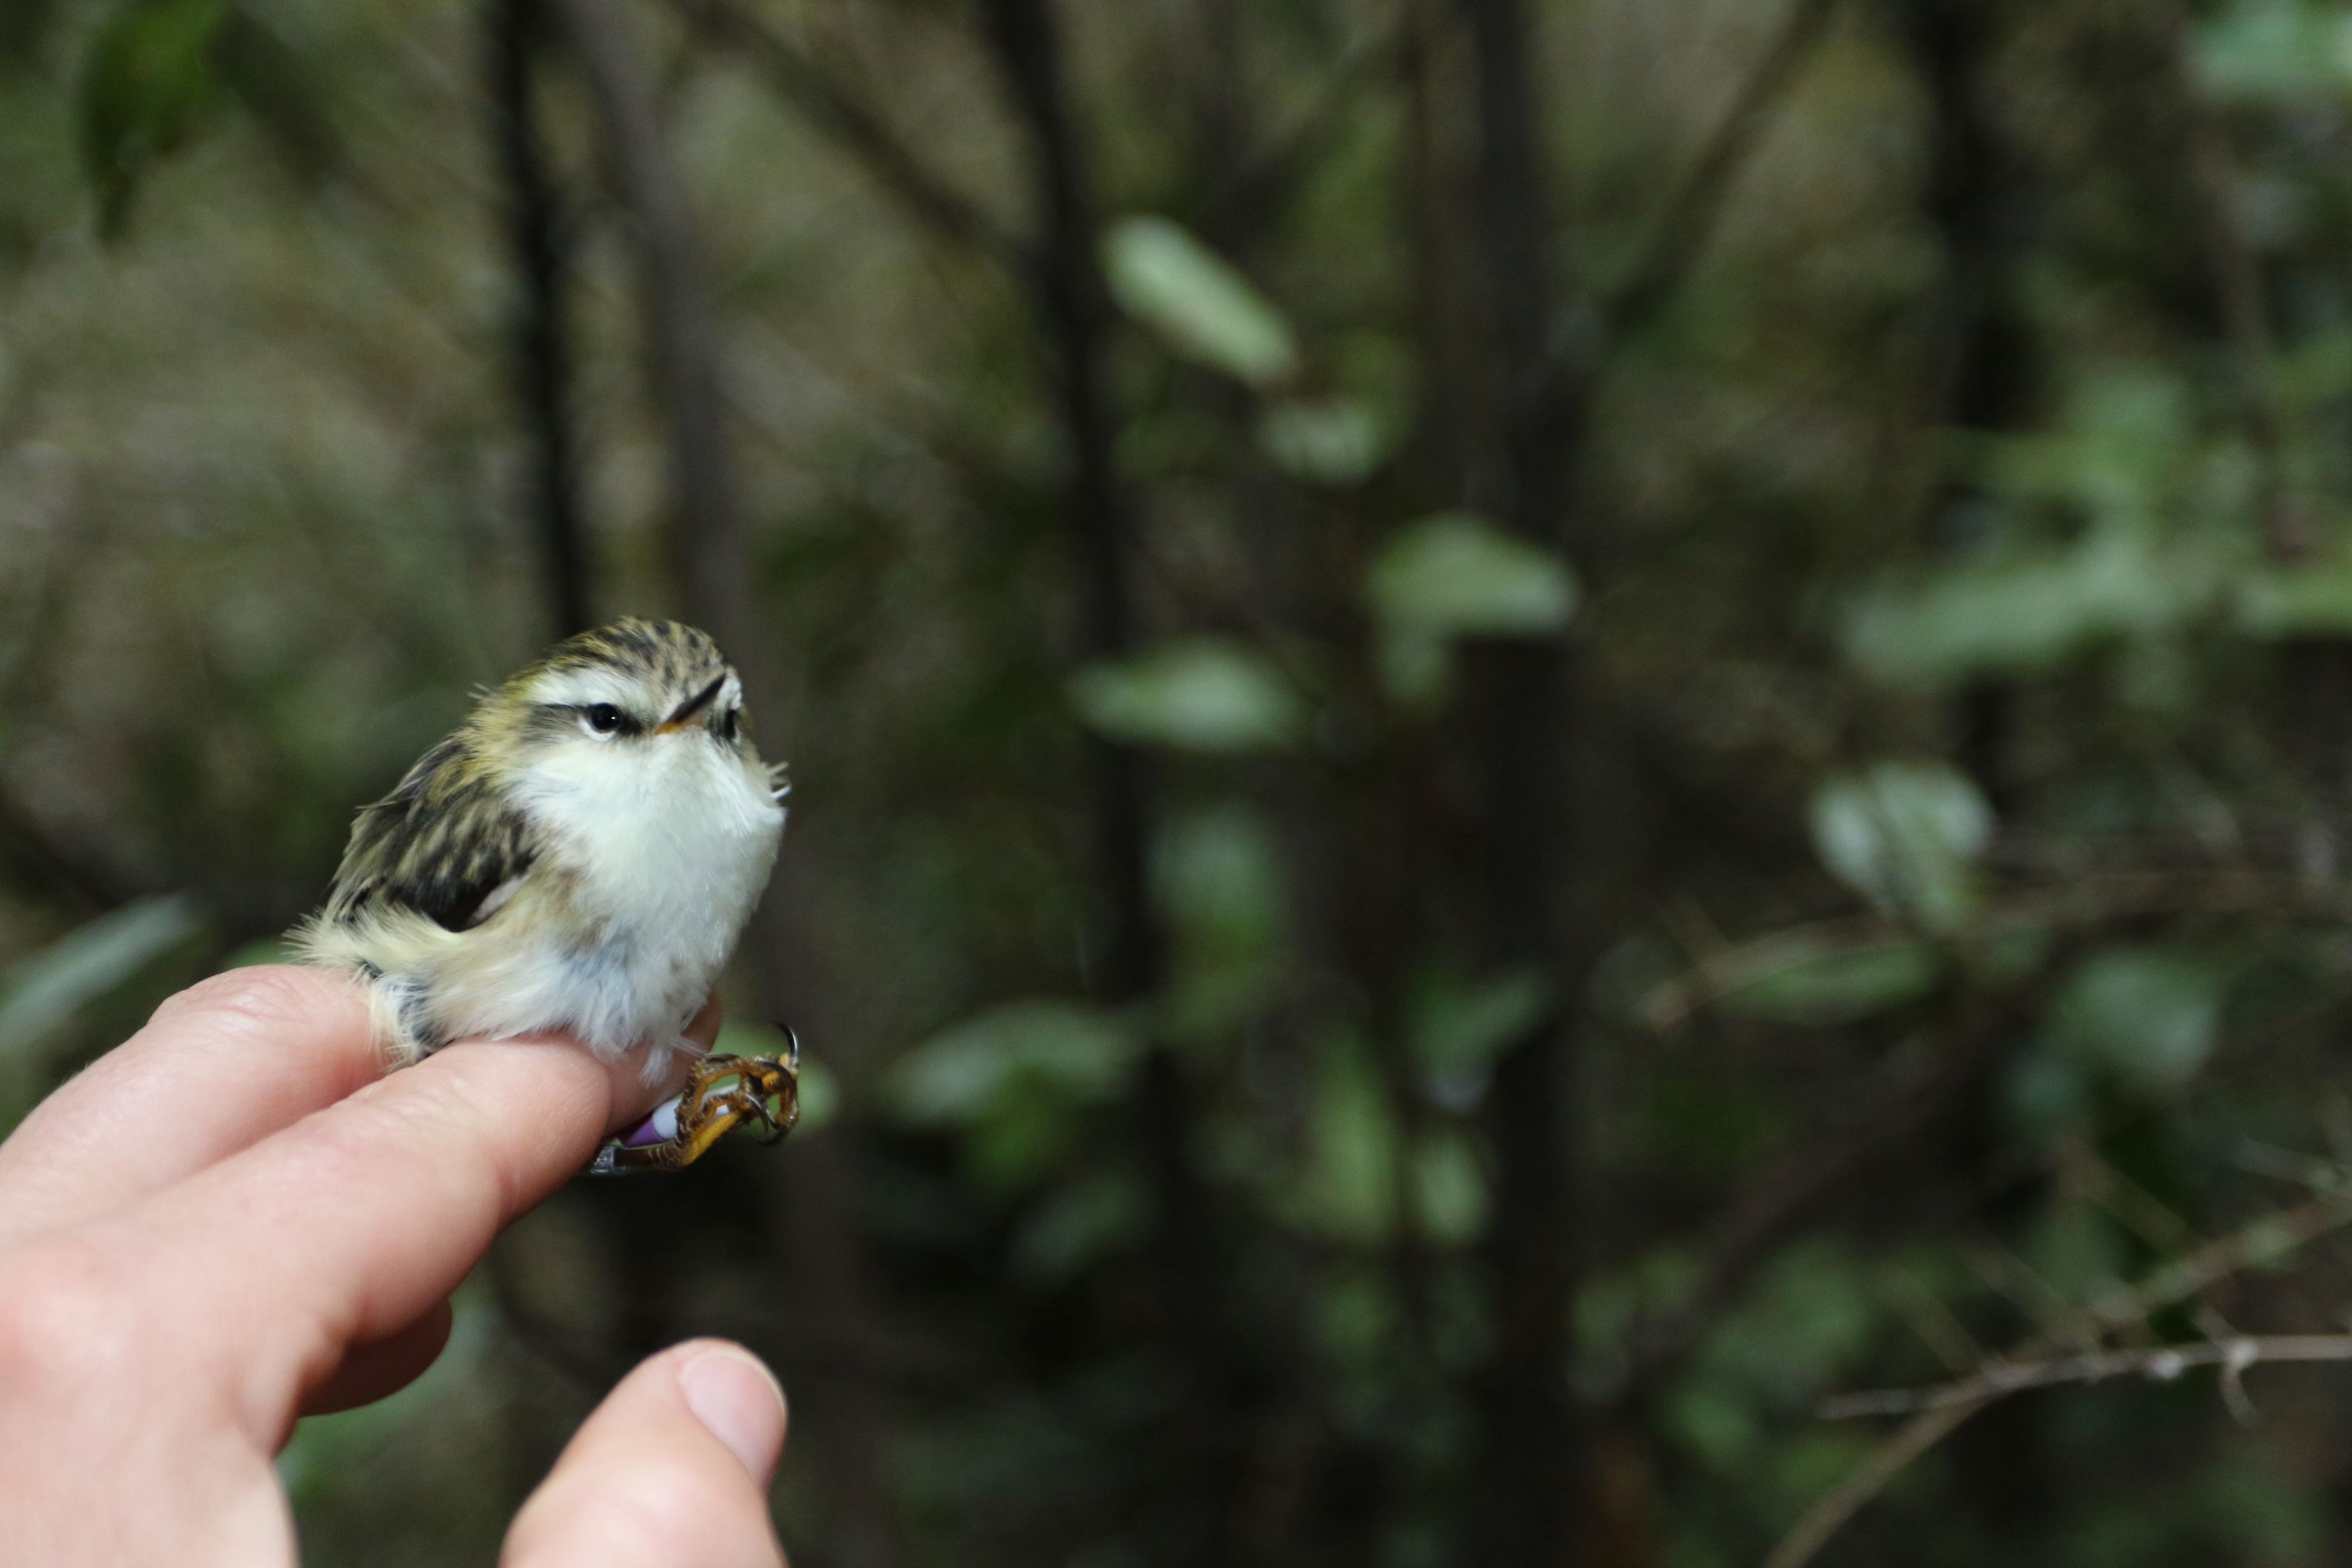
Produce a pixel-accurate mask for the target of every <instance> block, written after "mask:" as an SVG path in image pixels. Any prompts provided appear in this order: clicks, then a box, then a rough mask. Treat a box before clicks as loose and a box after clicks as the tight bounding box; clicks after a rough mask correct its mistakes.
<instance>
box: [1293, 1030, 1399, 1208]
mask: <svg viewBox="0 0 2352 1568" xmlns="http://www.w3.org/2000/svg"><path fill="white" fill-rule="evenodd" d="M1397 1141H1398V1140H1397V1127H1396V1119H1395V1118H1394V1117H1393V1116H1392V1115H1391V1114H1390V1112H1389V1103H1388V1098H1387V1096H1386V1095H1385V1094H1384V1093H1383V1092H1381V1082H1380V1079H1379V1078H1378V1076H1377V1075H1375V1074H1374V1072H1373V1071H1372V1069H1371V1065H1370V1061H1368V1060H1367V1058H1366V1052H1365V1051H1364V1049H1363V1047H1362V1046H1361V1044H1360V1042H1359V1041H1356V1040H1352V1039H1349V1038H1345V1037H1335V1038H1334V1039H1332V1040H1329V1041H1328V1042H1327V1044H1326V1046H1325V1049H1324V1051H1323V1053H1322V1061H1321V1063H1320V1066H1319V1069H1318V1071H1317V1072H1316V1074H1315V1077H1314V1081H1313V1086H1312V1090H1311V1092H1310V1093H1309V1095H1308V1100H1307V1164H1306V1167H1305V1169H1303V1170H1302V1171H1301V1172H1300V1173H1299V1174H1298V1176H1297V1179H1295V1180H1293V1181H1291V1182H1290V1183H1288V1184H1287V1185H1286V1186H1284V1187H1283V1188H1282V1190H1281V1191H1280V1192H1279V1193H1277V1194H1276V1207H1277V1209H1278V1210H1279V1211H1280V1212H1281V1213H1282V1214H1283V1217H1284V1218H1285V1219H1286V1221H1287V1222H1288V1223H1289V1224H1291V1225H1292V1226H1294V1227H1297V1228H1299V1229H1301V1230H1305V1231H1307V1232H1310V1233H1314V1234H1318V1235H1323V1236H1329V1237H1333V1238H1337V1239H1345V1240H1352V1241H1371V1240H1376V1239H1379V1238H1381V1237H1382V1236H1384V1235H1386V1234H1387V1233H1388V1230H1389V1228H1390V1226H1391V1224H1392V1223H1393V1222H1394V1220H1395V1218H1396V1198H1397V1182H1396V1159H1397Z"/></svg>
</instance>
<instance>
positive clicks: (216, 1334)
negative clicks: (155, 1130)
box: [77, 1037, 658, 1444]
mask: <svg viewBox="0 0 2352 1568" xmlns="http://www.w3.org/2000/svg"><path fill="white" fill-rule="evenodd" d="M656 1092H658V1090H657V1089H655V1088H651V1087H649V1086H647V1085H646V1084H645V1083H643V1082H641V1075H640V1073H639V1071H638V1069H637V1068H636V1067H635V1066H634V1065H632V1064H629V1063H626V1062H624V1063H620V1064H614V1065H607V1064H605V1063H603V1062H600V1061H597V1060H596V1059H595V1058H594V1057H593V1056H591V1055H590V1054H589V1053H588V1052H587V1051H583V1050H580V1049H578V1048H577V1047H576V1046H574V1045H572V1044H571V1043H570V1042H568V1041H564V1040H560V1039H554V1038H545V1037H543V1038H537V1039H524V1040H466V1041H461V1042H459V1043H457V1044H455V1045H452V1046H450V1047H448V1048H447V1049H446V1050H443V1051H436V1052H435V1053H434V1054H433V1055H432V1056H430V1057H427V1058H426V1059H425V1061H421V1062H419V1063H417V1064H416V1065H415V1067H411V1068H407V1069H404V1071H399V1072H395V1073H394V1074H392V1075H391V1076H390V1077H388V1078H383V1079H380V1080H378V1081H377V1082H373V1083H370V1084H368V1085H366V1086H365V1087H363V1088H362V1089H360V1090H359V1091H358V1092H355V1093H353V1094H351V1095H349V1096H347V1097H346V1098H344V1099H342V1100H341V1101H338V1102H336V1103H334V1104H332V1105H330V1106H327V1107H326V1108H324V1109H323V1110H320V1111H316V1112H314V1113H311V1114H310V1115H309V1116H307V1117H305V1118H303V1119H302V1120H301V1121H299V1122H298V1123H296V1124H294V1125H292V1126H290V1127H288V1128H286V1129H284V1130H283V1131H280V1132H278V1133H277V1134H273V1135H271V1136H270V1137H268V1138H267V1139H264V1140H263V1141H262V1142H261V1143H259V1144H257V1145H254V1146H253V1147H251V1148H249V1149H247V1150H245V1151H244V1152H243V1153H241V1154H237V1155H233V1156H231V1157H229V1158H228V1159H226V1160H223V1161H221V1162H220V1163H219V1164H217V1165H215V1166H211V1167H210V1168H209V1169H207V1170H205V1171H202V1172H199V1173H197V1174H196V1175H195V1176H191V1177H189V1178H188V1179H187V1180H185V1181H183V1182H180V1183H179V1184H177V1185H176V1186H171V1187H169V1188H166V1189H165V1190H163V1192H160V1193H157V1194H155V1195H154V1196H152V1197H149V1198H147V1199H146V1200H144V1201H143V1202H142V1203H139V1204H137V1205H134V1206H132V1207H129V1208H126V1209H124V1210H122V1211H121V1212H120V1213H119V1214H117V1215H114V1216H111V1217H109V1218H106V1219H104V1220H102V1221H100V1222H99V1223H98V1224H97V1225H95V1226H93V1227H90V1228H86V1229H84V1230H82V1231H79V1232H78V1233H77V1236H78V1237H79V1238H80V1239H83V1240H85V1241H87V1242H88V1243H89V1245H91V1246H94V1247H97V1248H99V1249H101V1250H102V1251H103V1252H105V1253H106V1254H108V1255H109V1256H110V1257H112V1258H114V1259H116V1260H135V1261H136V1265H137V1267H138V1269H139V1270H140V1272H141V1275H142V1279H143V1280H145V1281H147V1282H148V1285H149V1294H150V1296H151V1299H152V1300H155V1301H168V1302H170V1303H172V1307H173V1310H172V1313H171V1317H170V1321H169V1322H168V1323H166V1324H165V1325H163V1332H165V1333H168V1335H169V1336H170V1337H171V1342H172V1345H173V1347H176V1348H177V1349H178V1350H179V1351H180V1353H181V1354H184V1355H185V1356H186V1357H187V1358H188V1359H189V1361H190V1364H194V1365H199V1366H207V1367H216V1368H219V1369H221V1375H222V1376H223V1377H224V1378H226V1379H228V1380H230V1381H229V1386H228V1389H227V1392H228V1393H229V1395H230V1396H232V1397H234V1398H236V1400H238V1401H239V1402H240V1403H241V1406H242V1409H243V1413H244V1414H245V1416H246V1417H247V1422H248V1425H249V1428H250V1431H251V1435H252V1436H253V1437H254V1439H255V1440H256V1441H257V1442H258V1443H264V1444H270V1443H275V1442H276V1441H277V1440H278V1437H279V1435H280V1433H281V1432H282V1430H283V1428H284V1426H285V1424H286V1423H287V1422H288V1421H289V1420H290V1419H291V1417H292V1413H293V1411H294V1410H295V1408H296V1407H297V1406H298V1404H299V1400H300V1397H301V1395H302V1393H303V1391H304V1390H306V1389H309V1388H311V1387H315V1386H317V1385H320V1383H322V1382H323V1381H324V1380H325V1378H326V1377H327V1375H329V1374H330V1373H331V1371H332V1370H333V1369H334V1368H335V1367H336V1366H337V1365H338V1364H341V1361H342V1358H343V1355H344V1354H345V1352H346V1351H347V1350H348V1349H349V1347H350V1346H352V1345H353V1344H360V1343H368V1342H370V1341H374V1340H379V1339H383V1338H385V1337H387V1336H389V1335H391V1334H392V1333H394V1331H396V1330H398V1329H399V1328H401V1327H402V1326H404V1324H406V1323H408V1322H412V1321H413V1320H415V1318H417V1317H418V1316H420V1315H421V1314H423V1313H424V1312H425V1310H426V1309H427V1308H429V1307H431V1306H432V1305H433V1303H434V1302H435V1301H438V1300H439V1299H440V1298H441V1297H443V1296H446V1294H448V1292H449V1291H451V1290H452V1289H454V1288H455V1287H456V1285H457V1282H458V1281H460V1280H461V1279H463V1278H464V1277H465V1275H466V1272H467V1270H469V1269H471V1268H472V1267H473V1266H474V1264H475V1263H476V1262H477V1261H478V1260H479V1259H480V1257H481V1255H482V1253H483V1251H484V1250H485V1249H487V1248H488V1245H489V1243H490V1239H491V1238H492V1237H494V1236H495V1235H496V1234H497V1233H498V1230H499V1227H501V1226H503V1225H504V1224H506V1222H507V1221H508V1220H509V1219H512V1218H515V1216H517V1215H518V1214H520V1213H521V1212H523V1211H524V1210H525V1209H527V1208H529V1207H531V1206H532V1205H534V1204H536V1203H538V1202H539V1200H540V1199H541V1198H542V1197H546V1195H547V1194H548V1193H549V1192H551V1191H552V1190H553V1189H554V1188H555V1187H556V1186H559V1185H561V1184H562V1182H563V1181H564V1179H565V1178H567V1177H568V1176H572V1175H573V1174H574V1173H576V1172H578V1171H579V1170H580V1169H581V1167H582V1166H584V1165H585V1164H586V1163H587V1160H588V1157H589V1155H590V1154H591V1152H592V1151H593V1149H594V1147H595V1145H596V1143H597V1141H598V1140H599V1139H600V1138H601V1137H603V1136H604V1133H605V1131H606V1129H607V1128H609V1127H611V1126H613V1125H614V1124H616V1122H618V1121H619V1120H621V1119H623V1118H624V1117H628V1118H634V1117H635V1116H636V1115H638V1114H641V1113H642V1111H643V1108H644V1107H645V1105H646V1104H647V1103H649V1096H651V1095H652V1094H654V1093H656ZM623 1094H625V1095H627V1096H628V1098H627V1099H626V1100H620V1099H618V1097H619V1096H621V1095H623ZM616 1104H617V1105H618V1109H617V1110H616Z"/></svg>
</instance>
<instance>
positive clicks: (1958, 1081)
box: [1612, 1003, 2017, 1417]
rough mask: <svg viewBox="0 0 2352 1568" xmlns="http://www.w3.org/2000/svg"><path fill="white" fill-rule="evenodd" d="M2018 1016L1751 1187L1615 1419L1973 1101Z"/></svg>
mask: <svg viewBox="0 0 2352 1568" xmlns="http://www.w3.org/2000/svg"><path fill="white" fill-rule="evenodd" d="M2016 1010H2017V1007H2016V1004H2014V1003H2011V1004H2008V1005H2005V1006H2002V1007H2000V1008H1998V1009H1992V1010H1990V1011H1989V1012H1988V1013H1987V1014H1986V1015H1985V1016H1984V1017H1982V1018H1979V1019H1974V1020H1971V1021H1969V1022H1967V1023H1965V1024H1963V1025H1961V1026H1959V1027H1958V1030H1957V1031H1956V1036H1955V1039H1954V1040H1953V1042H1952V1044H1951V1045H1950V1047H1949V1048H1948V1049H1947V1051H1945V1053H1944V1055H1943V1058H1942V1060H1941V1061H1938V1062H1937V1064H1936V1065H1935V1066H1934V1067H1933V1068H1932V1069H1931V1070H1930V1071H1927V1073H1926V1074H1925V1075H1924V1076H1922V1077H1916V1078H1912V1079H1910V1080H1908V1081H1906V1082H1901V1083H1898V1084H1896V1085H1895V1086H1893V1087H1892V1088H1891V1089H1889V1090H1888V1091H1887V1092H1885V1094H1883V1095H1882V1096H1880V1097H1879V1098H1877V1099H1876V1100H1874V1101H1873V1102H1872V1103H1870V1104H1869V1105H1868V1107H1867V1108H1866V1109H1865V1110H1864V1112H1863V1113H1861V1114H1860V1115H1858V1116H1855V1117H1854V1118H1853V1120H1852V1122H1851V1123H1850V1124H1849V1125H1848V1127H1847V1129H1846V1130H1845V1131H1844V1132H1843V1134H1838V1135H1835V1136H1832V1137H1828V1138H1824V1139H1816V1140H1814V1141H1813V1142H1812V1143H1811V1144H1810V1145H1808V1146H1807V1147H1805V1148H1803V1149H1801V1150H1800V1151H1799V1152H1798V1153H1796V1154H1794V1155H1790V1156H1789V1157H1788V1158H1786V1159H1784V1160H1783V1161H1781V1162H1780V1165H1779V1166H1776V1167H1775V1168H1773V1169H1772V1170H1769V1171H1768V1172H1765V1173H1764V1174H1763V1175H1762V1176H1759V1178H1758V1179H1756V1180H1754V1181H1752V1182H1748V1183H1745V1184H1743V1186H1742V1190H1741V1195H1740V1197H1739V1198H1738V1201H1736V1202H1735V1203H1733V1204H1732V1205H1731V1206H1729V1207H1728V1208H1727V1210H1726V1211H1725V1212H1724V1213H1723V1215H1722V1216H1721V1217H1720V1218H1718V1219H1717V1221H1716V1223H1715V1226H1714V1228H1713V1230H1712V1232H1711V1234H1710V1235H1709V1238H1708V1245H1707V1248H1706V1262H1705V1264H1704V1265H1703V1266H1702V1267H1701V1268H1700V1270H1699V1272H1698V1275H1697V1278H1696V1279H1695V1280H1694V1281H1692V1282H1691V1283H1690V1284H1689V1285H1688V1286H1687V1287H1686V1288H1685V1290H1684V1291H1683V1292H1682V1293H1681V1295H1680V1296H1678V1297H1677V1298H1676V1299H1675V1301H1673V1302H1671V1303H1670V1304H1669V1305H1668V1306H1667V1307H1666V1308H1665V1309H1664V1311H1662V1312H1658V1313H1657V1314H1655V1315H1654V1317H1652V1318H1650V1319H1649V1320H1647V1321H1646V1322H1643V1323H1642V1324H1641V1325H1640V1326H1639V1327H1638V1328H1637V1330H1636V1331H1635V1334H1634V1337H1633V1342H1632V1344H1631V1347H1630V1349H1629V1352H1628V1356H1627V1360H1628V1369H1627V1372H1626V1375H1625V1380H1624V1383H1623V1385H1622V1387H1621V1388H1620V1389H1619V1391H1618V1394H1617V1396H1616V1398H1615V1399H1614V1400H1613V1401H1612V1406H1613V1413H1614V1414H1616V1415H1617V1416H1621V1417H1622V1416H1624V1415H1626V1414H1628V1413H1630V1412H1631V1410H1632V1409H1633V1407H1634V1406H1637V1405H1638V1404H1640V1402H1641V1401H1642V1400H1643V1399H1645V1398H1646V1397H1648V1396H1649V1394H1650V1393H1651V1391H1652V1390H1654V1389H1655V1388H1656V1387H1657V1385H1658V1384H1659V1382H1660V1381H1661V1380H1662V1379H1664V1377H1665V1376H1666V1375H1668V1374H1669V1373H1671V1372H1672V1371H1673V1370H1674V1368H1675V1366H1677V1365H1679V1364H1681V1362H1682V1360H1683V1358H1684V1357H1685V1356H1686V1355H1688V1354H1690V1352H1691V1350H1692V1349H1693V1348H1694V1347H1695V1346H1696V1344H1697V1343H1698V1341H1699V1337H1700V1336H1701V1334H1703V1333H1705V1331H1706V1327H1707V1325H1708V1324H1709V1323H1710V1322H1713V1321H1714V1318H1715V1314H1716V1313H1717V1311H1718V1310H1719V1309H1720V1308H1721V1307H1722V1306H1723V1305H1724V1304H1725V1303H1726V1302H1727V1301H1730V1300H1731V1299H1732V1297H1733V1295H1734V1293H1735V1292H1736V1291H1738V1288H1739V1286H1740V1283H1741V1282H1742V1281H1745V1280H1746V1279H1747V1278H1748V1275H1749V1274H1750V1273H1752V1272H1753V1271H1754V1270H1755V1269H1756V1268H1757V1266H1758V1265H1759V1264H1760V1263H1761V1262H1762V1261H1763V1260H1765V1259H1766V1258H1768V1257H1769V1256H1770V1255H1771V1252H1772V1249H1773V1248H1774V1247H1775V1246H1777V1245H1778V1244H1779V1243H1780V1241H1781V1240H1782V1239H1785V1238H1786V1237H1788V1236H1789V1235H1790V1233H1791V1232H1792V1231H1794V1230H1796V1229H1797V1228H1799V1227H1801V1226H1802V1225H1804V1224H1805V1223H1807V1222H1808V1220H1810V1219H1811V1217H1812V1216H1814V1215H1815V1214H1816V1213H1818V1212H1820V1211H1821V1209H1822V1207H1824V1206H1825V1205H1826V1204H1828V1203H1829V1202H1830V1201H1831V1199H1832V1197H1834V1196H1835V1195H1836V1194H1837V1193H1838V1192H1839V1191H1841V1190H1842V1189H1843V1188H1844V1187H1846V1186H1849V1185H1850V1184H1852V1183H1853V1181H1854V1180H1856V1178H1858V1177H1859V1176H1861V1175H1862V1174H1863V1173H1864V1172H1866V1171H1868V1170H1871V1169H1872V1168H1874V1166H1877V1165H1878V1164H1879V1162H1881V1161H1882V1160H1884V1159H1885V1158H1886V1157H1888V1156H1889V1155H1893V1154H1895V1153H1897V1152H1899V1151H1901V1150H1903V1149H1906V1148H1908V1147H1911V1146H1913V1145H1914V1144H1915V1143H1916V1140H1917V1138H1918V1135H1919V1133H1920V1130H1921V1129H1922V1128H1924V1127H1926V1126H1927V1125H1929V1124H1932V1123H1934V1122H1935V1120H1936V1119H1937V1117H1939V1116H1941V1115H1943V1114H1945V1113H1947V1112H1948V1111H1949V1110H1950V1109H1951V1108H1952V1107H1953V1106H1955V1105H1958V1104H1959V1103H1962V1102H1963V1101H1964V1099H1965V1098H1966V1095H1967V1092H1968V1090H1969V1087H1970V1086H1971V1085H1973V1084H1975V1083H1977V1082H1979V1080H1980V1079H1981V1078H1982V1077H1983V1075H1984V1074H1985V1072H1986V1071H1989V1070H1990V1068H1991V1066H1992V1064H1993V1062H1994V1061H1996V1060H1997V1059H1998V1054H1999V1051H2000V1046H2001V1044H2002V1043H2003V1042H2004V1041H2006V1040H2008V1039H2009V1038H2010V1037H2011V1034H2012V1033H2013V1032H2014V1030H2013V1027H2012V1026H2013V1024H2014V1021H2015V1017H2014V1015H2015V1013H2016Z"/></svg>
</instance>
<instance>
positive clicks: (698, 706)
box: [654, 675, 727, 735]
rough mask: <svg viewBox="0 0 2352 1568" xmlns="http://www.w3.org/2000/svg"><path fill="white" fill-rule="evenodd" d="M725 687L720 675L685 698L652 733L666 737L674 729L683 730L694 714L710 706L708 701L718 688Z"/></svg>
mask: <svg viewBox="0 0 2352 1568" xmlns="http://www.w3.org/2000/svg"><path fill="white" fill-rule="evenodd" d="M725 685H727V677H726V676H725V675H720V676H719V677H717V678H716V679H714V680H713V681H712V682H711V683H710V684H709V685H707V686H705V687H703V688H702V689H701V690H700V691H698V692H697V693H695V694H694V695H692V696H690V697H688V698H687V699H686V701H684V702H682V703H680V704H678V705H677V712H675V713H673V714H671V715H670V716H668V717H667V718H666V719H664V720H662V721H661V723H659V724H657V725H656V726H654V733H655V734H656V735H667V734H668V733H669V732H670V731H672V730H674V729H684V728H685V727H687V726H688V724H690V723H692V722H693V719H694V716H695V715H696V714H698V713H700V712H701V711H702V710H703V709H704V708H707V707H709V706H710V699H711V698H713V697H715V696H717V695H719V690H720V688H721V687H723V686H725Z"/></svg>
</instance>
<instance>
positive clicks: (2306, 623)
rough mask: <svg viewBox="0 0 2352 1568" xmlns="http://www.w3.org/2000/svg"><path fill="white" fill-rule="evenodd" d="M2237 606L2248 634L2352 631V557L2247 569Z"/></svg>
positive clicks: (2315, 634) (2341, 633) (2331, 634)
mask: <svg viewBox="0 0 2352 1568" xmlns="http://www.w3.org/2000/svg"><path fill="white" fill-rule="evenodd" d="M2236 610H2237V618H2238V624H2239V626H2240V627H2241V628H2242V630H2243V631H2244V632H2246V633H2247V634H2248V635H2249V636H2253V637H2346V636H2352V560H2345V559H2337V560H2333V561H2329V562H2326V563H2325V564H2321V565H2316V566H2305V567H2294V568H2286V569H2281V570H2266V571H2260V572H2254V573H2251V574H2249V575H2248V576H2247V577H2246V578H2245V579H2244V580H2242V582H2241V583H2240V584H2239V587H2238V594H2237V601H2236Z"/></svg>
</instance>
